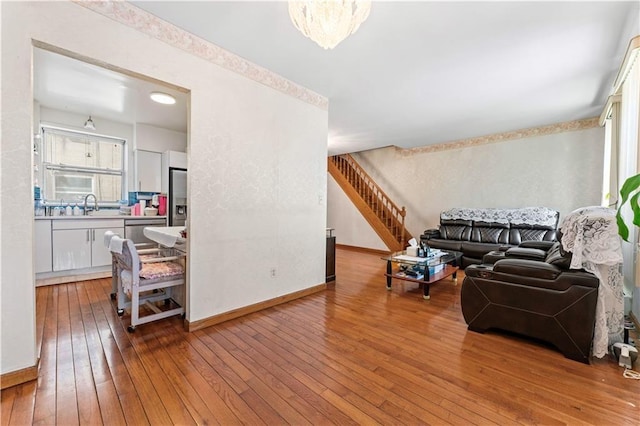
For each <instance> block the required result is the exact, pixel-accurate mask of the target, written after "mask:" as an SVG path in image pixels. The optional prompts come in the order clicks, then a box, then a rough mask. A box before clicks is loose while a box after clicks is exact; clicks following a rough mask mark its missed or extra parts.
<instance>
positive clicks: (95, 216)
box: [35, 214, 167, 220]
mask: <svg viewBox="0 0 640 426" xmlns="http://www.w3.org/2000/svg"><path fill="white" fill-rule="evenodd" d="M166 218H167V216H127V215H116V214H113V215H105V214H96V215H88V216H35V219H36V220H45V219H46V220H87V219H93V220H96V219H100V220H102V219H120V220H122V219H126V220H130V219H134V220H135V219H140V220H142V219H166Z"/></svg>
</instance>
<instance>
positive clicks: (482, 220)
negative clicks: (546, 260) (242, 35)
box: [420, 207, 560, 268]
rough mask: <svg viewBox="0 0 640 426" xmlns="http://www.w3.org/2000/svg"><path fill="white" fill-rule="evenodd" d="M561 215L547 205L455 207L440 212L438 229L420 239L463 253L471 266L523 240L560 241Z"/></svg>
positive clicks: (430, 245) (463, 258)
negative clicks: (557, 234)
mask: <svg viewBox="0 0 640 426" xmlns="http://www.w3.org/2000/svg"><path fill="white" fill-rule="evenodd" d="M559 216H560V214H559V213H558V212H557V211H555V210H551V209H548V208H545V207H527V208H521V209H461V208H456V209H451V210H447V211H445V212H442V213H441V214H440V226H439V228H438V229H428V230H426V231H424V233H423V234H422V235H421V236H420V241H421V242H423V243H425V244H427V245H428V246H429V247H433V248H439V249H443V250H455V251H459V252H462V264H461V265H460V266H462V267H463V268H464V267H467V266H469V265H473V264H479V263H482V258H483V257H484V255H485V254H487V253H489V252H491V251H494V250H500V249H502V250H505V249H506V248H509V247H515V246H517V245H519V244H520V243H522V242H523V241H549V242H554V241H556V229H557V227H558V219H559Z"/></svg>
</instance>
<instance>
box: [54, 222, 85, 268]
mask: <svg viewBox="0 0 640 426" xmlns="http://www.w3.org/2000/svg"><path fill="white" fill-rule="evenodd" d="M52 234H53V237H52V242H53V270H54V271H65V270H68V269H82V268H90V267H91V241H90V230H89V229H60V230H54V231H53V232H52Z"/></svg>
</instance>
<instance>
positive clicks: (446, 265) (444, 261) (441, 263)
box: [382, 249, 462, 300]
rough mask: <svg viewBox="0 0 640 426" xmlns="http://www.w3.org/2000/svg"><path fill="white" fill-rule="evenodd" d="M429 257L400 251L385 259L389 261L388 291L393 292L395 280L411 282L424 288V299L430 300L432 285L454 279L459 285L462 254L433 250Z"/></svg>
mask: <svg viewBox="0 0 640 426" xmlns="http://www.w3.org/2000/svg"><path fill="white" fill-rule="evenodd" d="M429 253H430V256H429V257H417V256H408V255H407V252H406V251H399V252H395V253H392V254H390V255H389V256H386V257H383V258H382V260H386V261H387V272H386V273H385V274H384V275H385V277H387V290H391V283H392V281H393V279H396V280H402V281H410V282H414V283H418V284H420V285H422V286H423V291H424V295H423V298H425V299H427V300H428V299H430V296H429V287H430V286H431V284H433V283H435V282H437V281H440V280H443V279H445V278H447V277H452V279H453V281H454V283H456V284H457V282H458V278H457V277H456V273H457V272H458V269H460V268H459V267H458V265H459V264H460V258H461V257H462V253H461V252H458V251H450V250H448V251H445V250H439V249H432V250H430V251H429Z"/></svg>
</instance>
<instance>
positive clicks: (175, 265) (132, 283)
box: [109, 235, 185, 332]
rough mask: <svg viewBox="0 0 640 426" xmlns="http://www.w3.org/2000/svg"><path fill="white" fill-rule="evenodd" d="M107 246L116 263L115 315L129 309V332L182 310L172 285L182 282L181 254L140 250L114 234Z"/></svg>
mask: <svg viewBox="0 0 640 426" xmlns="http://www.w3.org/2000/svg"><path fill="white" fill-rule="evenodd" d="M109 249H110V251H111V253H112V254H113V256H114V260H115V264H116V265H115V266H114V271H116V275H117V280H116V281H117V287H118V291H117V293H118V295H117V298H118V315H122V314H123V313H124V309H126V308H129V309H130V310H131V325H130V326H129V327H128V328H127V330H128V331H129V332H133V331H135V329H136V326H138V325H140V324H145V323H148V322H151V321H156V320H159V319H163V318H167V317H170V316H173V315H180V314H183V313H184V308H183V307H182V306H180V305H178V303H177V302H176V301H175V300H174V299H173V296H172V292H173V290H174V288H176V287H178V286H182V285H184V283H185V267H184V257H185V256H184V254H183V253H181V252H179V251H177V250H174V249H167V248H158V249H152V250H141V251H140V252H139V251H138V250H137V249H136V247H135V245H134V243H133V241H131V240H128V239H123V238H120V237H119V236H117V235H114V236H112V237H111V241H110V244H109ZM142 252H145V255H144V256H142V255H141V253H142ZM151 252H153V253H151Z"/></svg>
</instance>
